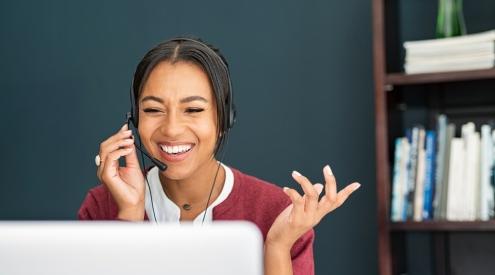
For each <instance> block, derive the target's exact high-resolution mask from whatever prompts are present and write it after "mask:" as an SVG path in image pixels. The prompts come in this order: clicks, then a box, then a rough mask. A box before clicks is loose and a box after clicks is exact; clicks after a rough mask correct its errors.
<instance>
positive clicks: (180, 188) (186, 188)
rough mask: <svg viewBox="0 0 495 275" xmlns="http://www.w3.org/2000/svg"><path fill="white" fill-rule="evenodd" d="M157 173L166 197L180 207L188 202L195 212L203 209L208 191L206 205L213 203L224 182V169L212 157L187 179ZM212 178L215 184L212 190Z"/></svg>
mask: <svg viewBox="0 0 495 275" xmlns="http://www.w3.org/2000/svg"><path fill="white" fill-rule="evenodd" d="M217 170H218V174H217ZM159 175H160V182H161V184H162V188H163V190H164V191H165V193H166V195H167V197H169V199H170V200H172V201H173V202H174V203H175V204H177V205H178V206H180V207H181V208H182V206H183V205H184V204H189V205H190V206H191V207H192V209H194V210H195V212H196V211H198V210H201V211H203V210H204V209H205V207H206V202H207V200H208V196H209V195H210V192H212V194H211V198H210V201H209V203H208V205H210V204H211V203H213V202H214V201H215V200H216V198H217V197H218V196H219V195H220V192H221V191H222V188H223V184H224V182H225V169H224V168H223V167H222V166H221V165H220V167H219V162H217V161H216V160H215V159H212V161H211V162H208V163H207V164H205V165H204V167H201V168H200V169H198V171H196V172H195V173H194V174H193V175H191V176H190V177H188V178H187V179H181V180H171V179H168V178H166V177H165V175H164V174H162V173H160V174H159ZM215 176H216V179H215ZM214 179H215V186H214V187H213V191H212V189H211V188H212V186H213V180H214Z"/></svg>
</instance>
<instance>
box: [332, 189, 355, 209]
mask: <svg viewBox="0 0 495 275" xmlns="http://www.w3.org/2000/svg"><path fill="white" fill-rule="evenodd" d="M360 186H361V184H359V183H357V182H354V183H351V184H349V185H347V186H346V187H345V188H344V189H342V190H340V192H339V193H338V194H337V201H336V204H335V208H337V207H339V206H341V205H342V204H343V203H344V202H345V201H346V200H347V198H348V197H349V196H350V195H351V194H352V193H353V192H354V191H356V190H357V189H358V188H359V187H360ZM335 208H334V209H335Z"/></svg>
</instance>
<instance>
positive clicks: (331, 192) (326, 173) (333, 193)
mask: <svg viewBox="0 0 495 275" xmlns="http://www.w3.org/2000/svg"><path fill="white" fill-rule="evenodd" d="M323 177H324V178H325V197H327V199H328V201H330V202H333V201H335V200H336V199H337V182H336V181H335V176H334V175H333V172H332V169H331V168H330V166H329V165H326V166H325V167H324V168H323Z"/></svg>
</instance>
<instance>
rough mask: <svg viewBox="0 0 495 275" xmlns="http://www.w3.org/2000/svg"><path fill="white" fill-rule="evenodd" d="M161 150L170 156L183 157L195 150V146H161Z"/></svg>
mask: <svg viewBox="0 0 495 275" xmlns="http://www.w3.org/2000/svg"><path fill="white" fill-rule="evenodd" d="M160 148H161V149H162V151H163V152H165V153H167V154H168V155H181V154H185V153H187V152H189V151H191V149H192V148H193V144H181V145H164V144H160Z"/></svg>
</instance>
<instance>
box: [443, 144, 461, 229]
mask: <svg viewBox="0 0 495 275" xmlns="http://www.w3.org/2000/svg"><path fill="white" fill-rule="evenodd" d="M463 179H464V144H463V140H462V138H452V141H451V144H450V162H449V180H448V186H449V188H448V191H447V211H446V212H447V213H446V214H447V215H446V216H447V220H452V221H456V220H457V221H458V220H462V212H463V209H462V208H463V206H464V204H463V203H462V202H463V195H464V194H463V188H462V184H463Z"/></svg>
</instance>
